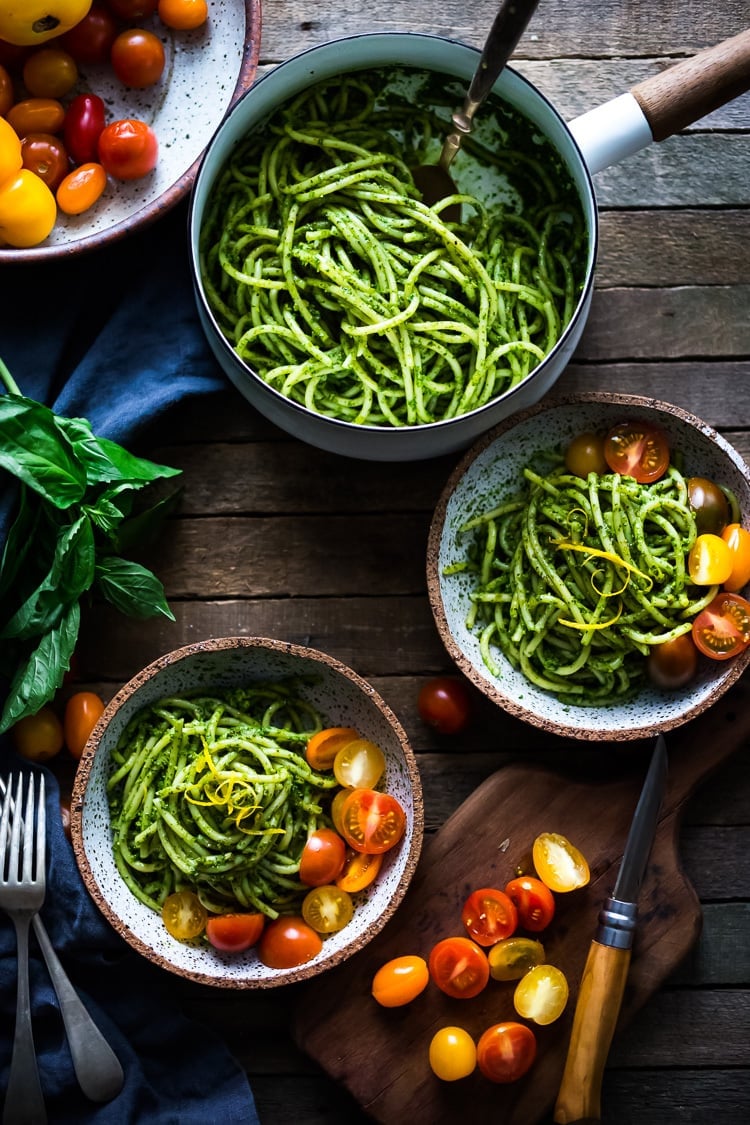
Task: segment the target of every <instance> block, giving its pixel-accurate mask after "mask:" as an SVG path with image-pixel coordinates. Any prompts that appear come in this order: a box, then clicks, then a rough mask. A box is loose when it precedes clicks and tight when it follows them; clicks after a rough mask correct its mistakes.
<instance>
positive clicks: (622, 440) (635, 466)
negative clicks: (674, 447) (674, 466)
mask: <svg viewBox="0 0 750 1125" xmlns="http://www.w3.org/2000/svg"><path fill="white" fill-rule="evenodd" d="M604 457H605V460H606V462H607V464H608V465H609V467H610V469H611V470H612V472H613V473H620V474H621V476H624V477H633V479H634V480H637V481H638V483H639V484H651V483H652V482H653V481H655V480H659V478H660V477H663V476H664V474H665V473H666V471H667V468H668V466H669V442H668V441H667V436H666V434H664V433H663V432H662V430H660V429H659V428H658V427H657V426H652V425H650V424H649V423H648V422H623V423H621V424H620V425H619V426H613V427H612V429H611V430H610V431H609V433H608V434H607V436H606V438H605V440H604Z"/></svg>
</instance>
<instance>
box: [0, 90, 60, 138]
mask: <svg viewBox="0 0 750 1125" xmlns="http://www.w3.org/2000/svg"><path fill="white" fill-rule="evenodd" d="M5 116H6V118H7V120H8V122H9V123H10V124H11V125H12V126H13V128H14V129H15V131H16V132H17V133H18V135H19V137H25V136H26V134H27V133H59V132H60V130H61V129H62V127H63V122H64V121H65V108H64V106H63V104H62V102H60V101H58V100H57V98H23V99H22V100H21V101H20V102H16V104H15V105H13V106H11V107H10V109H9V110H8V112H7V114H6V115H5Z"/></svg>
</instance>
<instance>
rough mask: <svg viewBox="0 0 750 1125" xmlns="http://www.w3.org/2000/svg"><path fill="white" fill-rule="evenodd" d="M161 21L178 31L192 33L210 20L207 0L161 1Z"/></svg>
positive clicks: (159, 8) (159, 6) (159, 4)
mask: <svg viewBox="0 0 750 1125" xmlns="http://www.w3.org/2000/svg"><path fill="white" fill-rule="evenodd" d="M158 12H159V19H160V20H161V22H162V23H163V24H166V26H167V27H173V28H175V30H177V31H192V29H193V28H195V27H202V26H203V24H204V23H205V22H206V20H207V19H208V4H207V3H206V0H159V3H158Z"/></svg>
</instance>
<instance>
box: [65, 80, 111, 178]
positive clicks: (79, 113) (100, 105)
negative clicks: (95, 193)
mask: <svg viewBox="0 0 750 1125" xmlns="http://www.w3.org/2000/svg"><path fill="white" fill-rule="evenodd" d="M105 118H106V111H105V107H104V102H103V101H102V99H101V98H100V97H99V96H98V94H77V95H76V97H74V98H73V100H72V101H71V103H70V105H69V106H68V109H67V112H66V114H65V124H64V126H63V137H64V138H65V144H66V147H67V149H68V152H69V153H70V155H71V156H72V158H73V160H75V162H76V164H88V163H89V162H90V161H95V160H97V157H98V147H97V146H98V142H99V137H100V136H101V134H102V131H103V130H104V125H105Z"/></svg>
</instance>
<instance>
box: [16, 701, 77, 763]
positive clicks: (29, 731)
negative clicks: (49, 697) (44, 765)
mask: <svg viewBox="0 0 750 1125" xmlns="http://www.w3.org/2000/svg"><path fill="white" fill-rule="evenodd" d="M10 737H11V741H12V742H13V745H14V746H15V748H16V750H17V751H18V753H19V754H20V755H21V757H23V758H28V759H29V761H31V762H46V761H48V760H49V759H50V758H54V757H55V755H56V754H59V753H60V751H61V750H62V748H63V741H64V739H63V726H62V723H61V722H60V720H59V719H58V717H57V715H56V714H55V712H54V711H53V710H52V708H51V707H50V705H49V704H48V703H46V704H45V705H44V707H41V708H40V709H39V710H38V711H37V713H36V715H25V716H24V718H23V719H19V720H18V722H17V723H15V725H14V726H12V727H11V730H10Z"/></svg>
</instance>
